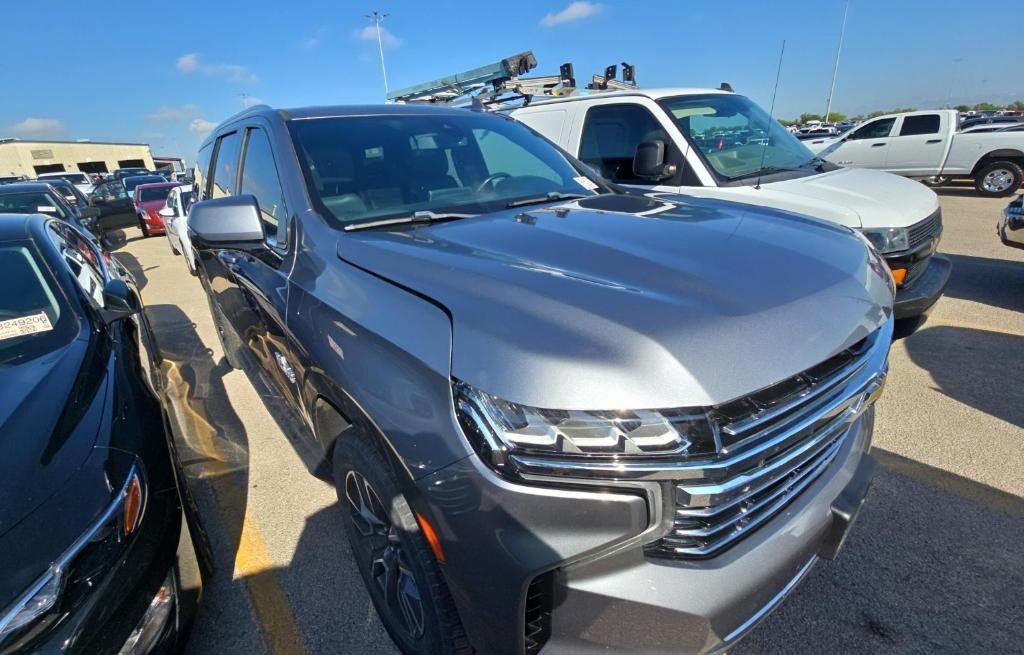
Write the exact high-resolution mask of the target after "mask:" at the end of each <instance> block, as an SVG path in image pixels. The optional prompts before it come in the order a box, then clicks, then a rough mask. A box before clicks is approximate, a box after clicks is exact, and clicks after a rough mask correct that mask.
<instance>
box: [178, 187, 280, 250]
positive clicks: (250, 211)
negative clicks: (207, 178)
mask: <svg viewBox="0 0 1024 655" xmlns="http://www.w3.org/2000/svg"><path fill="white" fill-rule="evenodd" d="M188 228H189V231H190V232H191V233H192V234H193V235H194V237H195V238H194V239H193V242H194V244H195V246H196V247H197V248H212V249H217V248H236V247H238V246H239V245H241V244H244V243H254V242H260V241H263V224H262V223H261V222H260V212H259V209H258V208H257V205H256V198H254V197H253V196H251V195H249V194H245V195H241V196H225V197H223V198H215V199H213V200H203V201H202V202H197V203H195V204H193V205H192V207H191V208H190V209H189V213H188Z"/></svg>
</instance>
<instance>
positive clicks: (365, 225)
mask: <svg viewBox="0 0 1024 655" xmlns="http://www.w3.org/2000/svg"><path fill="white" fill-rule="evenodd" d="M476 215H477V214H454V213H449V212H443V213H435V212H432V211H419V212H413V213H411V214H408V215H406V216H395V217H394V218H382V219H380V220H378V221H363V222H362V223H350V224H348V225H346V226H345V231H346V232H355V231H356V230H369V229H371V228H375V227H388V226H391V225H410V224H415V223H434V222H436V221H454V220H458V219H460V218H473V217H474V216H476Z"/></svg>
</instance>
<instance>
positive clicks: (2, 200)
mask: <svg viewBox="0 0 1024 655" xmlns="http://www.w3.org/2000/svg"><path fill="white" fill-rule="evenodd" d="M0 214H45V215H47V216H56V217H57V218H61V219H65V220H67V218H68V216H67V212H65V211H64V208H63V207H61V203H59V202H56V201H55V200H54V199H53V198H52V197H51V196H50V195H49V194H48V193H46V192H44V191H14V192H7V193H0Z"/></svg>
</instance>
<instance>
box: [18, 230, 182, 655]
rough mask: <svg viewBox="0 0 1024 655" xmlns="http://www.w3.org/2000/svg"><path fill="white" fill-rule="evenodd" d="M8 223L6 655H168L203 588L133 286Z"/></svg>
mask: <svg viewBox="0 0 1024 655" xmlns="http://www.w3.org/2000/svg"><path fill="white" fill-rule="evenodd" d="M107 257H108V256H107V255H106V254H105V253H102V252H100V251H99V250H97V249H96V248H95V247H94V245H93V244H92V243H91V242H90V241H89V240H87V239H86V238H84V235H83V234H82V233H80V232H79V231H78V230H77V229H75V228H74V227H72V226H70V225H68V224H66V223H63V222H61V221H57V220H54V219H52V218H47V217H45V216H42V215H38V214H36V215H3V216H0V279H2V280H4V285H3V286H2V287H0V498H2V499H3V502H2V503H0V553H3V557H2V558H0V653H3V654H4V655H6V654H7V653H36V652H44V653H76V654H78V653H80V654H82V655H86V654H88V655H95V654H106V653H118V654H122V655H129V654H132V655H134V654H141V653H164V652H169V651H171V650H172V649H175V648H177V647H179V646H180V645H181V644H182V643H183V642H184V639H185V636H186V634H187V629H188V626H189V624H190V621H191V618H192V616H193V613H194V611H195V608H196V603H197V601H198V595H199V591H200V585H201V580H200V576H199V569H198V565H197V560H196V556H195V552H196V551H195V550H194V548H193V543H192V539H191V532H190V530H189V527H188V522H187V521H186V520H185V514H184V512H183V509H182V500H181V496H180V495H179V492H178V475H177V467H176V464H175V462H174V459H173V455H172V451H171V447H170V444H169V440H168V433H167V432H166V431H165V430H166V420H165V416H164V413H163V409H162V406H161V403H160V401H159V400H158V398H157V395H156V393H155V388H154V384H155V383H154V381H153V379H152V372H153V371H154V369H155V367H156V366H157V361H156V359H155V355H154V354H153V353H154V352H155V351H154V350H153V346H152V339H151V335H150V334H149V330H148V326H147V323H146V321H145V318H144V316H143V315H142V314H141V313H140V310H141V306H140V301H139V298H138V295H137V292H136V290H135V289H134V285H133V284H132V283H131V281H130V279H127V278H126V277H123V276H122V274H121V273H119V272H117V270H116V268H117V265H116V264H115V263H113V262H110V261H108V259H107Z"/></svg>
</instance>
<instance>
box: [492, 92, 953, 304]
mask: <svg viewBox="0 0 1024 655" xmlns="http://www.w3.org/2000/svg"><path fill="white" fill-rule="evenodd" d="M509 113H510V115H511V116H512V117H514V118H515V119H516V120H518V121H521V122H523V123H525V124H526V125H528V126H530V127H532V128H533V129H534V130H536V131H538V132H540V133H541V134H543V135H544V136H546V137H547V138H549V139H550V140H552V141H554V142H555V143H556V144H558V145H559V146H561V147H562V148H563V149H565V150H566V151H568V152H569V153H571V154H573V155H575V156H576V157H577V158H578V159H580V160H582V161H583V162H584V163H586V164H588V165H590V166H591V167H593V168H594V169H596V170H597V171H598V172H599V173H600V174H601V175H602V176H604V177H605V178H607V179H609V180H612V181H614V182H617V183H619V184H622V185H628V186H635V187H641V188H643V189H645V190H648V191H649V192H653V193H665V194H683V195H689V196H700V197H708V198H718V199H721V200H731V201H734V202H743V203H748V204H755V205H763V206H767V207H773V208H776V209H781V210H785V211H789V212H795V213H799V214H804V215H807V216H812V217H815V218H821V219H825V220H829V221H833V222H835V223H839V224H841V225H845V226H847V227H850V228H854V229H857V230H859V231H860V232H862V233H863V234H864V236H865V237H867V238H868V239H869V240H870V241H871V242H872V243H873V244H874V245H875V247H876V248H877V249H878V250H879V252H881V253H882V255H883V256H884V257H885V259H886V261H887V262H888V263H889V266H890V268H891V269H892V271H893V277H894V278H895V280H896V282H897V286H898V292H897V295H896V306H895V314H896V317H897V318H906V317H917V316H921V315H922V314H924V313H925V312H926V311H927V310H928V309H929V308H930V307H931V306H932V305H933V304H934V303H935V301H937V300H938V299H939V297H940V296H941V295H942V291H943V289H944V288H945V286H946V282H947V281H948V279H949V275H950V271H951V270H952V265H951V263H950V261H949V259H947V258H946V257H943V256H941V255H938V254H936V252H935V251H936V248H937V246H938V243H939V238H940V237H941V235H942V214H941V210H940V209H939V202H938V198H937V197H936V195H935V193H934V192H933V191H931V190H930V189H928V188H927V187H925V186H924V185H921V184H918V183H917V182H913V181H911V180H908V179H905V178H902V177H899V176H896V175H889V174H888V173H882V172H879V171H870V170H864V169H858V168H844V167H840V166H838V165H836V164H834V163H832V162H828V161H824V160H821V159H818V158H816V157H815V156H814V155H813V153H811V151H810V150H808V149H807V148H806V147H805V146H804V145H803V144H802V143H801V142H800V141H798V140H797V139H796V137H794V136H793V135H792V134H790V133H789V132H788V131H787V130H786V129H785V128H784V127H782V126H781V125H780V124H779V123H778V122H777V121H775V120H773V119H772V118H771V117H770V116H769V115H768V112H766V111H764V109H762V108H761V107H760V106H758V105H757V104H756V103H754V102H753V101H751V100H750V99H748V98H745V97H744V96H741V95H737V94H735V93H732V92H729V91H722V90H712V89H639V88H636V89H629V90H621V91H600V92H588V91H586V90H582V89H581V90H578V91H576V92H574V93H571V94H567V95H564V96H560V97H551V98H547V97H545V98H543V99H540V98H539V97H538V98H534V101H533V102H530V103H529V104H527V105H526V106H524V107H518V108H515V109H512V110H510V111H509Z"/></svg>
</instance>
